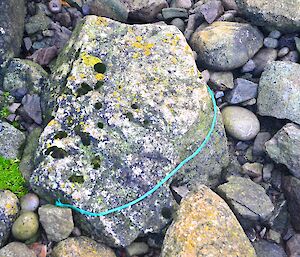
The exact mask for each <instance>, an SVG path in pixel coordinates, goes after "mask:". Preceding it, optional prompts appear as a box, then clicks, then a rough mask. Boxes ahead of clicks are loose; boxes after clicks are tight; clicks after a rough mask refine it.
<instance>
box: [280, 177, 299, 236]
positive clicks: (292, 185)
mask: <svg viewBox="0 0 300 257" xmlns="http://www.w3.org/2000/svg"><path fill="white" fill-rule="evenodd" d="M283 191H284V195H285V197H286V199H287V201H288V210H289V212H290V215H291V223H292V225H293V227H294V228H295V229H296V230H300V215H299V213H300V180H299V179H297V178H295V177H292V176H286V177H284V179H283Z"/></svg>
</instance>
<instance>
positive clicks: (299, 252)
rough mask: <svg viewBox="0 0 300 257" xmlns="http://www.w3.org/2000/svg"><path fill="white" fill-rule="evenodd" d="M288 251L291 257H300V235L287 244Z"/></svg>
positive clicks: (294, 236)
mask: <svg viewBox="0 0 300 257" xmlns="http://www.w3.org/2000/svg"><path fill="white" fill-rule="evenodd" d="M286 250H287V253H288V255H289V256H290V257H297V256H300V234H295V235H293V236H292V238H290V239H289V240H288V241H287V243H286Z"/></svg>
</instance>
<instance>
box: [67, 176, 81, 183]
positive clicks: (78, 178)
mask: <svg viewBox="0 0 300 257" xmlns="http://www.w3.org/2000/svg"><path fill="white" fill-rule="evenodd" d="M68 180H69V181H70V182H72V183H79V184H82V183H83V182H84V178H83V176H82V175H72V176H71V177H69V179H68Z"/></svg>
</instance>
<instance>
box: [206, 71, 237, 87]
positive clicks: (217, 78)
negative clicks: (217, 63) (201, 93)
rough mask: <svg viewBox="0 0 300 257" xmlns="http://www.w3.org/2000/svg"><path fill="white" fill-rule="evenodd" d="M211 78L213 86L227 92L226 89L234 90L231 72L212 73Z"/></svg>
mask: <svg viewBox="0 0 300 257" xmlns="http://www.w3.org/2000/svg"><path fill="white" fill-rule="evenodd" d="M209 74H210V78H209V82H210V83H211V85H212V86H213V87H214V86H217V87H218V88H219V89H221V90H226V89H232V88H234V83H233V74H232V72H230V71H225V72H223V71H219V72H215V71H210V72H209Z"/></svg>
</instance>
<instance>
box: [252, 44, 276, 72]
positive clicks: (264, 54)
mask: <svg viewBox="0 0 300 257" xmlns="http://www.w3.org/2000/svg"><path fill="white" fill-rule="evenodd" d="M276 58H277V51H276V50H275V49H272V48H262V49H261V50H259V51H258V53H257V54H256V55H254V57H253V58H252V59H253V61H254V63H255V69H254V71H253V74H254V75H255V76H259V75H260V74H261V73H262V72H263V71H264V69H265V67H266V66H267V64H268V63H269V62H271V61H275V60H276Z"/></svg>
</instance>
